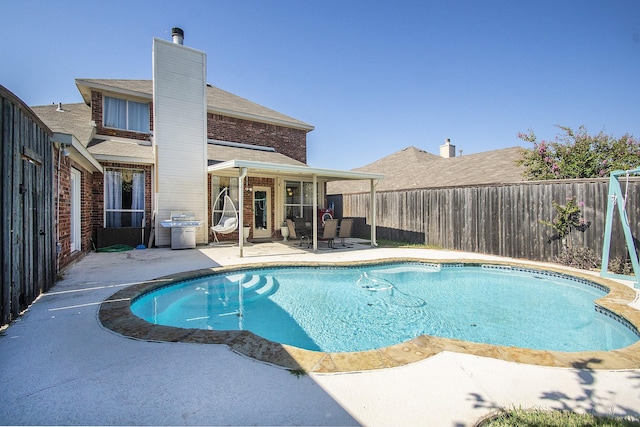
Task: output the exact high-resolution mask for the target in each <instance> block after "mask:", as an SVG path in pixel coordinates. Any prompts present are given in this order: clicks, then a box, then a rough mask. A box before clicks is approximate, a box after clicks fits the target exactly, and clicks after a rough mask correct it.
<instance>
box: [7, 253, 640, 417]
mask: <svg viewBox="0 0 640 427" xmlns="http://www.w3.org/2000/svg"><path fill="white" fill-rule="evenodd" d="M362 247H363V248H364V249H360V250H353V249H350V250H335V251H329V250H324V251H318V252H317V253H313V252H309V251H306V250H302V249H300V248H298V247H296V246H292V245H283V244H281V243H264V244H256V245H248V246H247V247H245V251H244V252H245V257H244V258H238V256H237V255H238V248H237V247H232V246H231V247H202V248H200V247H199V248H198V249H192V250H183V251H172V250H170V249H147V250H135V251H129V252H122V253H91V254H89V255H87V256H86V257H85V258H84V259H82V260H81V261H80V262H79V263H77V264H76V265H74V266H73V267H72V268H70V269H69V270H68V271H67V272H66V274H65V275H64V278H63V280H61V281H59V282H58V283H57V284H56V286H55V287H54V288H53V289H52V290H51V291H50V292H48V293H46V294H44V295H43V296H41V297H40V298H39V299H38V300H37V301H36V302H35V303H34V304H33V305H32V306H31V307H30V308H29V310H27V311H26V312H25V313H24V315H23V316H22V317H20V318H19V319H18V320H16V321H15V322H14V323H13V324H12V325H10V326H9V327H8V328H7V329H5V330H3V331H2V332H0V383H1V384H3V392H2V399H0V422H1V423H2V424H5V425H7V424H12V425H25V424H26V425H45V424H46V425H368V426H378V425H379V426H389V425H425V426H467V425H473V424H474V422H475V421H477V420H478V419H479V418H481V417H483V416H485V415H486V414H488V413H489V412H491V411H493V410H495V409H496V408H501V407H507V408H508V407H523V408H528V407H540V408H547V409H571V410H575V411H579V412H592V413H599V414H603V415H618V416H631V417H635V418H640V370H639V369H624V370H594V369H592V368H586V369H580V368H577V367H576V368H558V367H545V366H534V365H526V364H519V363H514V362H508V361H504V360H497V359H492V358H485V357H480V356H476V355H470V354H463V353H453V352H447V351H445V352H441V353H438V354H437V355H435V356H432V357H430V358H426V359H424V360H421V361H418V362H415V363H411V364H408V365H404V366H398V367H394V368H387V369H379V370H370V371H363V372H351V373H328V374H327V373H313V372H312V373H309V374H308V375H304V376H300V377H296V376H295V375H293V374H292V373H291V372H289V371H288V370H286V369H283V368H281V367H277V366H273V365H270V364H266V363H263V362H259V361H256V360H254V359H251V358H248V357H245V356H243V355H241V354H238V353H235V352H233V351H232V350H231V349H230V348H229V347H227V346H226V345H208V344H188V343H168V342H152V341H142V340H134V339H130V338H126V337H123V336H121V335H118V334H116V333H114V332H112V331H111V330H108V329H106V328H104V327H103V326H102V325H101V323H100V322H99V320H98V314H97V313H98V309H99V307H100V304H101V303H102V301H103V300H105V299H106V298H108V297H109V296H110V295H112V294H114V293H115V292H116V291H118V290H121V289H125V288H127V287H130V286H131V285H133V284H135V283H138V282H142V281H148V280H151V279H154V278H158V277H161V276H165V275H169V274H175V273H179V272H184V271H190V270H197V269H202V268H211V267H218V266H227V265H235V264H253V263H268V262H291V261H296V262H297V261H321V262H354V261H358V260H371V259H384V258H400V257H402V258H423V259H424V258H427V259H434V260H437V259H441V260H447V259H483V260H489V261H500V260H504V258H499V257H491V256H480V255H477V254H469V253H461V252H449V251H435V250H425V249H382V248H375V249H372V248H367V247H366V246H362ZM519 262H521V263H522V261H519ZM531 264H532V265H536V264H534V263H531ZM638 304H639V302H638V298H636V301H635V302H634V303H633V304H632V305H633V306H634V307H635V308H636V309H637V308H638V307H637V305H638Z"/></svg>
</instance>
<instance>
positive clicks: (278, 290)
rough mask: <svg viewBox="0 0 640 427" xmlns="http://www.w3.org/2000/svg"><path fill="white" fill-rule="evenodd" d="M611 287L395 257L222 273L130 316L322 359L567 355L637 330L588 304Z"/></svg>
mask: <svg viewBox="0 0 640 427" xmlns="http://www.w3.org/2000/svg"><path fill="white" fill-rule="evenodd" d="M607 292H608V289H607V288H606V287H604V286H602V285H600V284H597V283H595V282H592V281H589V280H585V279H581V278H575V277H572V276H568V275H566V274H560V273H555V272H548V271H543V270H535V269H530V268H516V267H509V266H497V265H488V264H486V265H476V264H472V265H468V264H441V263H440V264H434V263H425V262H393V263H388V262H387V263H376V264H371V265H350V266H309V267H305V266H295V267H284V266H276V267H270V268H253V269H239V270H235V271H227V272H224V273H219V274H214V275H209V276H205V277H199V278H196V279H192V280H186V281H182V282H179V283H172V284H171V286H164V287H160V288H159V289H155V290H153V291H150V292H144V293H142V294H141V295H139V296H137V297H136V298H134V299H133V301H132V303H131V311H132V312H133V313H134V314H135V315H136V316H138V317H140V318H142V319H144V320H145V321H147V322H150V323H153V324H158V325H166V326H172V327H177V328H183V329H186V328H189V329H192V328H195V329H202V330H217V331H223V330H224V331H242V330H248V331H251V332H253V333H254V334H256V335H258V336H259V337H262V338H264V339H266V340H269V341H273V342H277V343H282V344H287V345H291V346H295V347H298V348H302V349H306V350H311V351H317V352H333V353H339V352H359V351H367V350H374V349H378V348H382V347H387V346H392V345H395V344H399V343H403V342H406V341H408V340H411V339H414V338H416V337H419V336H424V335H426V336H435V337H443V338H449V339H456V340H463V341H468V342H475V343H484V344H489V345H496V346H508V347H518V348H526V349H534V350H545V351H546V350H551V351H564V352H581V351H600V350H605V351H606V350H613V349H620V348H624V347H627V346H630V345H632V344H634V343H636V342H638V340H639V336H638V331H637V329H636V327H635V326H633V325H632V324H631V323H629V322H628V321H627V320H625V319H624V318H623V317H621V316H617V315H615V314H614V313H612V312H611V311H610V310H608V309H606V308H604V307H601V306H599V305H597V304H595V303H594V300H597V299H599V298H602V297H604V296H605V295H606V294H607Z"/></svg>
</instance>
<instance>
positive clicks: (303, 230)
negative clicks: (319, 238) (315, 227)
mask: <svg viewBox="0 0 640 427" xmlns="http://www.w3.org/2000/svg"><path fill="white" fill-rule="evenodd" d="M293 222H294V225H295V229H296V232H295V234H296V236H297V237H298V238H299V239H300V246H302V245H303V243H304V241H305V239H306V240H307V248H308V247H310V246H311V237H312V236H313V234H312V233H311V229H310V228H309V227H307V222H306V221H305V220H304V218H294V219H293Z"/></svg>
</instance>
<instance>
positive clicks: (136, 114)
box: [103, 96, 149, 133]
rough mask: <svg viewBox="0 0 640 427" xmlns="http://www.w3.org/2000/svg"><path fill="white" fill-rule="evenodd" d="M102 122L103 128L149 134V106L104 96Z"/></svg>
mask: <svg viewBox="0 0 640 427" xmlns="http://www.w3.org/2000/svg"><path fill="white" fill-rule="evenodd" d="M103 122H104V126H105V127H110V128H116V129H124V130H130V131H134V132H142V133H149V104H148V103H146V104H145V103H141V102H135V101H129V100H126V99H120V98H111V97H110V96H105V97H104V108H103Z"/></svg>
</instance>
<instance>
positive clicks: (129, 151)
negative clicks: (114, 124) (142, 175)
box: [87, 138, 153, 163]
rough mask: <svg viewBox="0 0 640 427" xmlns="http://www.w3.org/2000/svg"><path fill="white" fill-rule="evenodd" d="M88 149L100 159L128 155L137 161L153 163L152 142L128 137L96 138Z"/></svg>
mask: <svg viewBox="0 0 640 427" xmlns="http://www.w3.org/2000/svg"><path fill="white" fill-rule="evenodd" d="M87 150H88V151H89V152H90V153H91V154H92V155H93V156H94V157H95V158H96V159H98V160H106V159H109V158H113V157H118V158H120V157H128V158H131V159H135V161H136V162H138V161H143V162H145V163H153V147H151V144H150V143H143V142H141V141H135V140H126V139H119V138H114V139H94V140H92V141H91V142H89V145H88V146H87Z"/></svg>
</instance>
